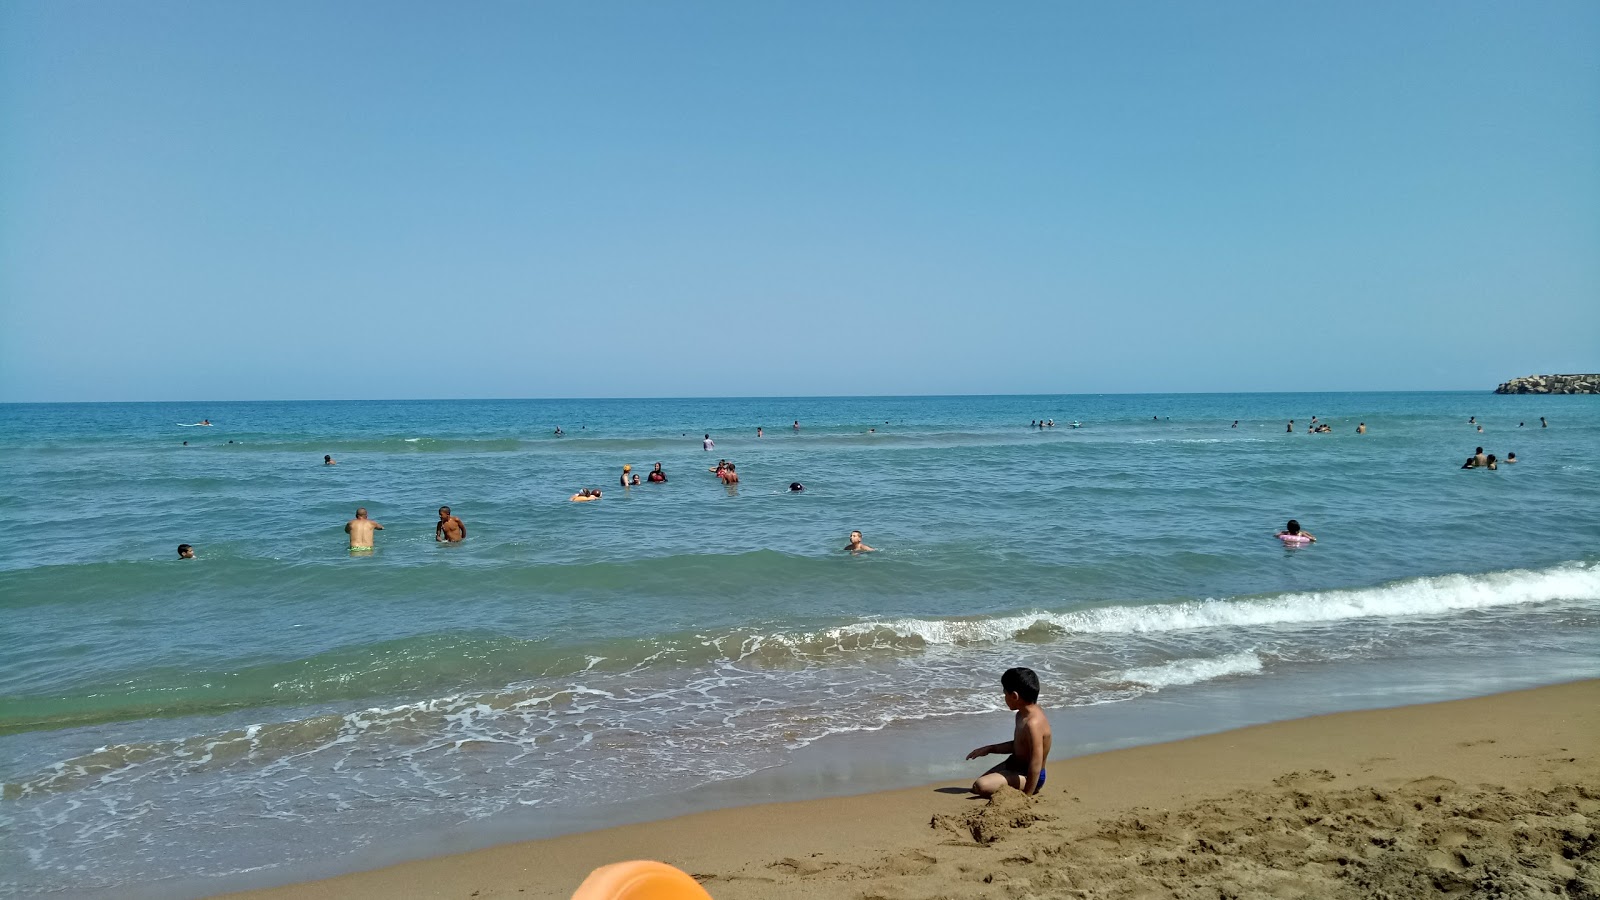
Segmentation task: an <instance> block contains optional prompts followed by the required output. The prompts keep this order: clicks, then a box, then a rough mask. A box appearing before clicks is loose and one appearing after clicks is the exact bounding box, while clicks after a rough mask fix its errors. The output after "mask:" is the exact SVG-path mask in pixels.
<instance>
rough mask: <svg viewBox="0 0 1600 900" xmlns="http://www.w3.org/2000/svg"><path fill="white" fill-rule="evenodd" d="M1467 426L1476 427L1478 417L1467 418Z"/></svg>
mask: <svg viewBox="0 0 1600 900" xmlns="http://www.w3.org/2000/svg"><path fill="white" fill-rule="evenodd" d="M1467 424H1468V425H1476V424H1478V417H1477V416H1468V417H1467Z"/></svg>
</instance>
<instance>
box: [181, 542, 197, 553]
mask: <svg viewBox="0 0 1600 900" xmlns="http://www.w3.org/2000/svg"><path fill="white" fill-rule="evenodd" d="M193 549H194V548H193V547H191V546H189V545H188V544H179V545H178V552H179V553H182V552H183V551H185V550H193Z"/></svg>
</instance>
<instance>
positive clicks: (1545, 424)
mask: <svg viewBox="0 0 1600 900" xmlns="http://www.w3.org/2000/svg"><path fill="white" fill-rule="evenodd" d="M1539 427H1540V428H1549V427H1550V423H1549V422H1546V421H1545V420H1544V416H1540V417H1539Z"/></svg>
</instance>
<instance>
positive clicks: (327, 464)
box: [322, 454, 339, 466]
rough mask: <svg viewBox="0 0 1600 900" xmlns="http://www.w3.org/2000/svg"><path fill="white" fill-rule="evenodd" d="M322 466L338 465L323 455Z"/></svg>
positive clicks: (332, 459) (334, 460) (336, 461)
mask: <svg viewBox="0 0 1600 900" xmlns="http://www.w3.org/2000/svg"><path fill="white" fill-rule="evenodd" d="M322 464H323V465H325V466H337V465H338V464H339V461H338V460H336V459H334V458H333V457H332V456H329V455H327V454H323V456H322Z"/></svg>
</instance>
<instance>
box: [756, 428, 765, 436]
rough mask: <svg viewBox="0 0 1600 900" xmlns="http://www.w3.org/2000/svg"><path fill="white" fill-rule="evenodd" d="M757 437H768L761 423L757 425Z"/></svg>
mask: <svg viewBox="0 0 1600 900" xmlns="http://www.w3.org/2000/svg"><path fill="white" fill-rule="evenodd" d="M756 437H766V434H765V433H764V432H762V430H761V426H760V425H757V426H756Z"/></svg>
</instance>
